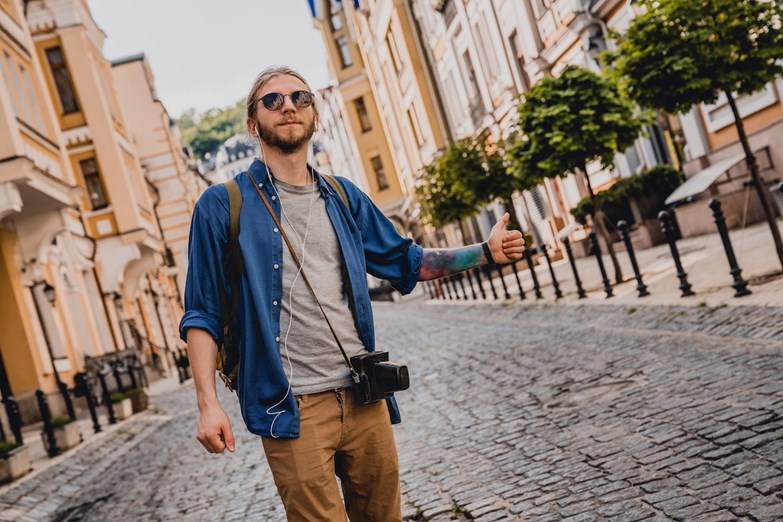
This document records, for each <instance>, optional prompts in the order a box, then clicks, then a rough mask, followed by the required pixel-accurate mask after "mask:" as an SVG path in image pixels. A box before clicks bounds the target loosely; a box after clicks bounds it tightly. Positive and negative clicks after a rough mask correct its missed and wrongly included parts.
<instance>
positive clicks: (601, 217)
mask: <svg viewBox="0 0 783 522" xmlns="http://www.w3.org/2000/svg"><path fill="white" fill-rule="evenodd" d="M582 174H583V175H584V177H585V182H586V183H587V190H588V192H590V201H592V202H593V223H594V224H595V225H596V226H597V227H598V232H599V233H600V234H601V237H603V238H604V241H605V242H606V250H607V252H608V253H609V257H610V258H611V259H612V266H614V280H615V281H616V282H617V284H618V285H619V284H620V283H622V282H623V272H622V270H621V269H620V262H619V261H617V253H615V251H614V245H613V244H612V240H611V238H610V237H609V231H608V230H607V229H606V214H604V211H603V210H602V209H601V200H600V199H598V196H596V195H595V193H594V192H593V185H592V184H591V183H590V176H588V175H587V165H582Z"/></svg>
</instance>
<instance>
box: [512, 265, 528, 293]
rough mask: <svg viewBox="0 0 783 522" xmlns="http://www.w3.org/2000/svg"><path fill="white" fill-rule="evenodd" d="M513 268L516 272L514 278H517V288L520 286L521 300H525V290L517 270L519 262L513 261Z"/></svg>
mask: <svg viewBox="0 0 783 522" xmlns="http://www.w3.org/2000/svg"><path fill="white" fill-rule="evenodd" d="M511 270H512V271H513V272H514V279H516V280H517V288H519V299H520V301H524V300H525V291H524V290H523V289H522V281H520V280H519V273H518V272H517V262H516V261H514V262H513V263H511Z"/></svg>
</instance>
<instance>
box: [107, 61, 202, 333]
mask: <svg viewBox="0 0 783 522" xmlns="http://www.w3.org/2000/svg"><path fill="white" fill-rule="evenodd" d="M112 73H113V77H114V80H115V82H114V83H115V86H116V89H117V94H118V99H119V101H120V107H121V109H122V112H123V114H124V116H125V122H126V125H127V127H128V133H129V136H130V139H131V141H132V142H133V145H134V147H135V149H136V151H137V153H138V156H139V160H140V161H141V166H142V169H143V171H144V176H145V178H146V179H147V181H148V182H149V183H150V187H151V188H152V191H153V196H154V200H153V201H154V203H153V205H154V207H155V215H156V216H157V219H158V225H159V227H160V229H161V231H162V233H163V239H164V240H165V244H166V248H167V251H166V254H167V255H166V260H167V266H166V267H165V268H163V269H161V270H160V275H161V277H163V278H164V279H168V281H169V284H166V285H164V287H162V288H160V289H159V290H157V291H156V292H157V293H158V294H159V295H160V296H165V303H163V304H159V306H158V308H159V309H160V310H159V311H160V314H161V316H162V321H161V323H162V325H163V326H162V328H163V329H165V335H163V337H162V341H163V343H164V345H165V346H170V347H175V346H177V345H178V343H179V334H178V332H177V329H176V324H177V322H178V321H179V318H180V317H181V316H182V309H181V302H182V299H181V291H184V288H185V277H186V274H187V266H188V265H187V263H188V251H187V250H188V236H189V232H190V220H191V216H192V215H193V209H194V208H195V205H196V201H197V200H198V197H199V196H200V195H201V193H202V192H203V191H204V189H205V188H206V187H207V184H206V182H205V181H204V180H203V179H202V178H201V177H200V176H199V175H198V172H197V171H196V170H195V168H194V167H193V166H192V165H190V164H189V158H187V157H186V156H185V154H184V152H183V148H182V142H181V138H180V134H179V128H178V127H177V126H176V125H175V123H174V120H172V119H171V117H170V116H169V113H168V112H167V111H166V108H165V107H164V106H163V104H162V103H161V101H160V100H159V99H158V95H157V92H156V91H155V80H154V76H153V74H152V70H151V68H150V65H149V62H148V61H147V59H146V58H145V56H144V55H143V54H139V55H135V56H130V57H127V58H124V59H121V60H116V61H114V62H112ZM161 292H162V293H161ZM159 302H160V300H159ZM172 327H173V328H172Z"/></svg>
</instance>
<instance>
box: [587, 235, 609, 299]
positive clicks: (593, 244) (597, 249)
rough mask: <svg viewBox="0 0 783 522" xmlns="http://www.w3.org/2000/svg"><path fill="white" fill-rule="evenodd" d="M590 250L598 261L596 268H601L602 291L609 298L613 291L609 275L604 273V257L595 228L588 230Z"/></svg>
mask: <svg viewBox="0 0 783 522" xmlns="http://www.w3.org/2000/svg"><path fill="white" fill-rule="evenodd" d="M590 250H591V251H592V253H593V255H594V256H595V259H596V260H597V261H598V268H599V269H600V270H601V278H602V279H603V283H604V292H606V298H607V299H609V298H610V297H613V296H614V292H613V291H612V285H611V284H610V283H609V277H607V275H606V267H604V259H603V257H602V256H601V245H600V244H599V243H598V236H596V234H595V230H591V231H590Z"/></svg>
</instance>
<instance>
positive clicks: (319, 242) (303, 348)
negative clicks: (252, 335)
mask: <svg viewBox="0 0 783 522" xmlns="http://www.w3.org/2000/svg"><path fill="white" fill-rule="evenodd" d="M274 183H275V188H276V189H277V193H278V196H279V198H280V203H281V206H282V208H283V212H282V213H281V214H282V215H281V216H280V217H281V219H280V223H281V224H282V225H283V228H284V230H285V232H286V235H287V236H288V239H289V240H290V241H291V245H293V247H294V250H295V251H296V255H297V256H299V259H300V260H302V261H303V266H304V271H305V273H306V274H307V278H308V279H309V280H310V283H311V284H312V285H313V289H314V290H315V293H316V295H317V296H318V300H319V301H320V302H321V306H323V308H324V311H325V312H326V315H327V317H329V321H330V322H331V323H332V326H333V327H334V330H335V332H336V333H337V336H338V337H339V339H340V342H341V343H342V345H343V348H344V349H345V352H346V354H347V355H348V357H351V356H353V355H357V354H360V353H363V352H364V351H365V350H364V345H362V342H361V341H360V340H359V334H358V332H357V331H356V325H355V323H354V320H353V314H352V313H351V310H350V308H349V304H348V296H347V295H346V294H345V291H344V288H345V286H344V285H343V273H344V272H343V269H342V264H343V261H342V255H341V253H340V245H339V243H338V242H337V234H335V232H334V229H333V228H332V223H331V221H330V220H329V216H328V215H327V213H326V204H325V202H324V199H323V197H322V196H321V193H320V191H319V190H318V188H317V187H314V185H313V184H310V185H306V186H294V185H289V184H287V183H284V182H282V181H279V180H276V181H275V182H274ZM314 188H315V191H314V190H313V189H314ZM308 214H309V222H310V225H309V227H308V226H307V223H308ZM305 231H307V235H306V236H305ZM297 234H298V236H297ZM302 241H304V245H305V248H304V253H303V252H302ZM297 272H298V267H297V266H296V262H295V261H294V258H293V257H292V256H291V252H289V250H288V247H287V246H286V245H285V242H284V243H283V302H282V303H280V304H281V309H280V357H281V359H282V362H283V369H284V370H285V373H286V375H288V376H289V379H291V389H292V392H293V393H294V395H303V394H307V393H319V392H322V391H327V390H331V389H335V388H344V387H346V386H350V385H351V383H352V380H351V377H350V372H349V371H348V367H347V366H346V364H345V360H344V359H343V356H342V354H341V353H340V349H339V348H338V347H337V343H336V342H335V340H334V337H333V336H332V333H331V332H330V331H329V326H328V325H327V324H326V320H325V319H324V317H323V315H322V314H321V311H320V310H319V309H318V305H317V304H316V302H315V299H314V298H313V296H312V294H311V293H310V290H309V289H308V288H307V285H306V284H305V282H304V279H303V278H302V276H301V274H300V275H299V276H298V277H297ZM289 324H290V331H289ZM286 347H287V350H286ZM289 358H290V361H291V365H290V366H289V363H288V360H289ZM292 368H293V372H292V371H291V369H292Z"/></svg>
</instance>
